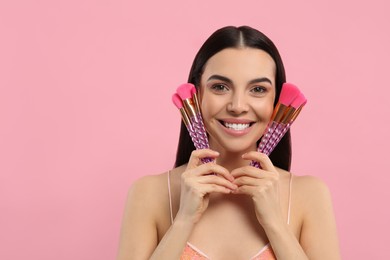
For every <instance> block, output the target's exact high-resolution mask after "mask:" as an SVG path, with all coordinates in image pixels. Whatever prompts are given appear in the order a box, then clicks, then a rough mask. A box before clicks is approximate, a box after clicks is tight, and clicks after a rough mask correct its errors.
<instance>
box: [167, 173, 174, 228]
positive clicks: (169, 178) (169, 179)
mask: <svg viewBox="0 0 390 260" xmlns="http://www.w3.org/2000/svg"><path fill="white" fill-rule="evenodd" d="M169 173H170V170H169V171H168V174H167V175H168V196H169V212H170V213H171V225H172V224H173V213H172V195H171V177H170V176H169Z"/></svg>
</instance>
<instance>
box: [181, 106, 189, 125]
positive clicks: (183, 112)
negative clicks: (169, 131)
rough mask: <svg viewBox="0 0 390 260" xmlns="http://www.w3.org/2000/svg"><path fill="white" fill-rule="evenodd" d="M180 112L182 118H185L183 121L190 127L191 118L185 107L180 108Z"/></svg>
mask: <svg viewBox="0 0 390 260" xmlns="http://www.w3.org/2000/svg"><path fill="white" fill-rule="evenodd" d="M180 114H181V118H182V119H183V122H184V124H185V125H186V127H187V128H188V127H190V126H191V123H190V119H189V117H188V115H187V113H186V111H185V109H184V108H180Z"/></svg>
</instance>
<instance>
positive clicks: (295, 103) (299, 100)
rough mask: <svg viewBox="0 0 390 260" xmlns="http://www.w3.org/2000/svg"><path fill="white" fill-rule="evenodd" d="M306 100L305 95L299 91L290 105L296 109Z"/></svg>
mask: <svg viewBox="0 0 390 260" xmlns="http://www.w3.org/2000/svg"><path fill="white" fill-rule="evenodd" d="M306 102H307V99H306V97H305V96H304V95H303V94H302V93H299V95H298V97H296V98H295V99H294V101H293V102H292V103H291V106H292V107H293V108H295V109H297V108H298V107H300V106H302V105H305V104H306Z"/></svg>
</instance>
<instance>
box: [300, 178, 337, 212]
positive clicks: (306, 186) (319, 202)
mask: <svg viewBox="0 0 390 260" xmlns="http://www.w3.org/2000/svg"><path fill="white" fill-rule="evenodd" d="M293 192H294V194H295V195H294V196H295V199H296V200H298V202H299V203H298V205H300V211H301V212H302V217H303V218H307V217H310V216H311V215H313V214H314V212H317V213H320V212H323V211H324V210H327V211H330V210H331V209H332V207H333V206H332V198H331V193H330V190H329V187H328V185H327V184H326V183H325V182H324V181H323V180H321V179H320V178H318V177H316V176H310V175H304V176H298V175H294V185H293Z"/></svg>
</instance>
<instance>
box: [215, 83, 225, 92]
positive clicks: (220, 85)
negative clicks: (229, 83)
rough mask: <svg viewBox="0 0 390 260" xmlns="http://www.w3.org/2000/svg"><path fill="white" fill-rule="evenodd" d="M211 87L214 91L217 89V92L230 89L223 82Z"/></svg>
mask: <svg viewBox="0 0 390 260" xmlns="http://www.w3.org/2000/svg"><path fill="white" fill-rule="evenodd" d="M211 89H212V90H214V91H217V92H223V91H227V90H228V88H227V87H226V86H225V85H222V84H215V85H212V86H211Z"/></svg>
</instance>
